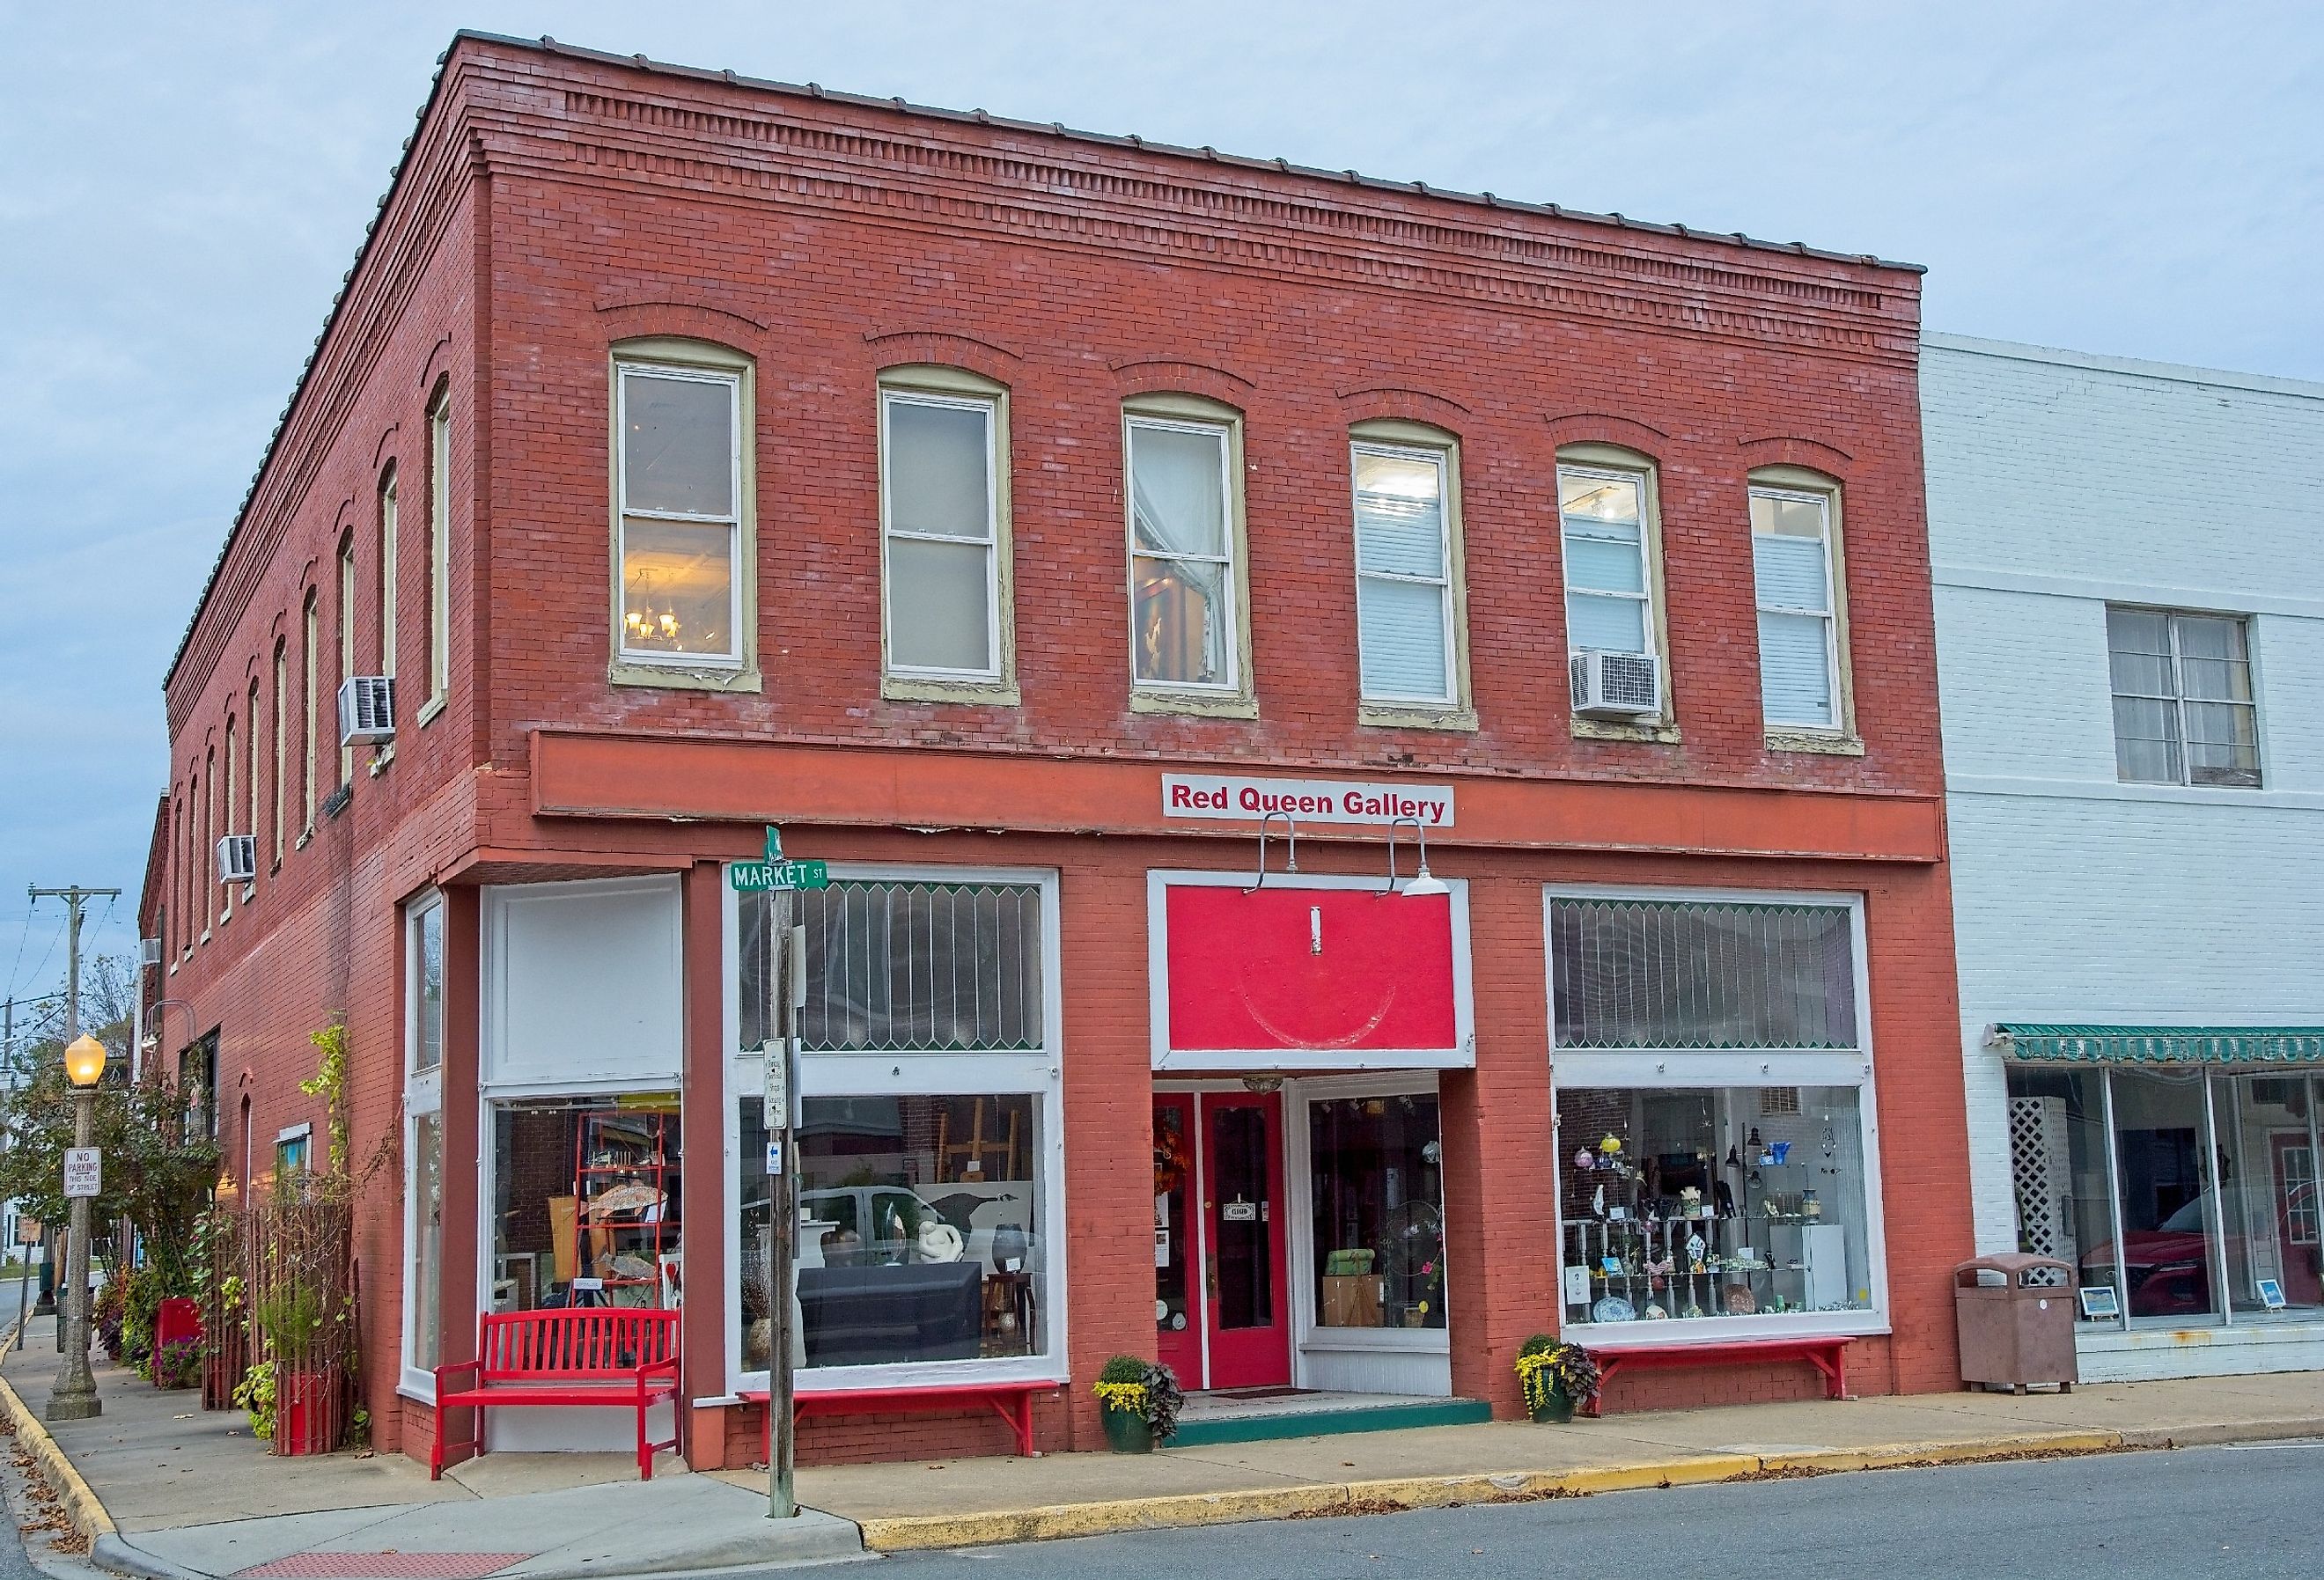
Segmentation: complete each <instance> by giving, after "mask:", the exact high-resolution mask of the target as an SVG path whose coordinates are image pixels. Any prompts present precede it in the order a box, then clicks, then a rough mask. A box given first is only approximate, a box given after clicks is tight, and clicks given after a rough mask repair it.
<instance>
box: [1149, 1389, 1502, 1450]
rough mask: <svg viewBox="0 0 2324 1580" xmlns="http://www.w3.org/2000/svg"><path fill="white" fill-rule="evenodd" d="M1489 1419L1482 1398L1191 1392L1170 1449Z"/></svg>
mask: <svg viewBox="0 0 2324 1580" xmlns="http://www.w3.org/2000/svg"><path fill="white" fill-rule="evenodd" d="M1492 1418H1493V1408H1492V1406H1491V1405H1489V1404H1488V1403H1486V1402H1485V1401H1484V1400H1481V1399H1444V1398H1441V1397H1440V1398H1429V1397H1425V1396H1420V1395H1407V1394H1383V1393H1327V1392H1320V1391H1310V1390H1306V1389H1293V1388H1253V1389H1237V1390H1232V1391H1222V1392H1211V1393H1191V1394H1188V1395H1187V1396H1186V1408H1185V1411H1184V1412H1183V1413H1182V1414H1181V1415H1180V1416H1179V1418H1178V1435H1177V1436H1176V1437H1173V1438H1172V1439H1171V1440H1170V1446H1171V1447H1173V1448H1201V1447H1204V1446H1211V1445H1214V1444H1221V1443H1261V1442H1266V1441H1268V1440H1270V1439H1273V1438H1279V1437H1328V1436H1330V1435H1332V1434H1333V1433H1339V1432H1396V1431H1402V1430H1404V1429H1405V1428H1411V1427H1468V1426H1474V1425H1476V1424H1477V1423H1479V1422H1480V1421H1489V1420H1491V1419H1492Z"/></svg>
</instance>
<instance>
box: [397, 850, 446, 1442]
mask: <svg viewBox="0 0 2324 1580" xmlns="http://www.w3.org/2000/svg"><path fill="white" fill-rule="evenodd" d="M403 974H404V1005H403V1049H404V1053H403V1113H404V1136H403V1141H404V1150H403V1169H404V1182H403V1245H404V1269H403V1271H404V1278H403V1387H404V1389H405V1390H406V1391H410V1392H412V1393H414V1394H416V1395H418V1396H419V1397H420V1398H423V1399H432V1398H433V1397H434V1391H435V1379H434V1377H433V1375H432V1372H433V1369H434V1368H435V1367H436V1366H437V1365H438V1363H440V1362H441V1361H442V1359H443V1323H444V1312H443V1304H444V1301H443V1291H444V1113H443V1109H444V1071H443V1066H444V901H443V899H442V897H441V896H440V895H436V894H429V895H426V896H424V897H422V898H421V899H419V900H416V901H412V902H411V903H410V905H407V906H406V907H405V908H404V913H403Z"/></svg>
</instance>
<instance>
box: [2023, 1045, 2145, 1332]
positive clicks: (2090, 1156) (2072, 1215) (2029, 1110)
mask: <svg viewBox="0 0 2324 1580" xmlns="http://www.w3.org/2000/svg"><path fill="white" fill-rule="evenodd" d="M2009 1145H2010V1151H2011V1156H2012V1158H2013V1160H2014V1161H2015V1172H2016V1197H2017V1249H2018V1250H2020V1251H2027V1252H2033V1254H2034V1255H2036V1256H2054V1257H2056V1258H2057V1259H2058V1260H2059V1261H2069V1262H2071V1263H2073V1264H2074V1266H2075V1267H2076V1269H2077V1270H2079V1273H2078V1276H2079V1280H2080V1282H2081V1283H2083V1284H2085V1285H2090V1284H2099V1285H2104V1284H2111V1283H2113V1282H2114V1281H2115V1277H2114V1261H2115V1258H2114V1192H2113V1191H2112V1189H2111V1188H2110V1187H2108V1185H2107V1158H2108V1157H2109V1156H2110V1155H2111V1154H2110V1153H2109V1152H2108V1150H2107V1119H2106V1076H2105V1074H2104V1073H2103V1072H2102V1071H2098V1070H2091V1069H2078V1070H2034V1069H2013V1070H2011V1071H2010V1073H2009ZM2116 1304H2117V1306H2119V1304H2120V1301H2119V1298H2117V1301H2116ZM2084 1320H2086V1321H2090V1320H2096V1321H2110V1320H2112V1319H2110V1318H2107V1317H2095V1318H2092V1317H2085V1318H2084Z"/></svg>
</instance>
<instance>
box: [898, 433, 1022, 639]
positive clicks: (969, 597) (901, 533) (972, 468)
mask: <svg viewBox="0 0 2324 1580" xmlns="http://www.w3.org/2000/svg"><path fill="white" fill-rule="evenodd" d="M880 424H881V428H880V432H881V474H880V507H881V523H882V526H883V529H884V535H885V554H886V572H887V575H886V587H885V590H886V595H887V596H886V602H885V607H886V617H887V650H888V668H889V671H890V673H891V674H894V675H899V676H904V677H908V678H911V679H935V680H965V681H971V682H976V681H982V682H985V683H988V684H990V683H992V682H995V681H998V680H1000V679H1001V674H1002V663H1001V646H1002V643H1001V623H1002V609H1001V605H1002V598H1001V565H1000V543H999V539H1000V520H1001V511H1000V484H999V478H998V473H999V467H998V465H997V464H996V457H995V446H996V439H997V432H998V427H999V423H998V414H997V411H996V403H995V402H993V401H992V400H990V399H979V398H973V397H968V396H956V395H944V394H936V393H924V392H921V391H917V390H899V389H883V390H882V391H881V393H880Z"/></svg>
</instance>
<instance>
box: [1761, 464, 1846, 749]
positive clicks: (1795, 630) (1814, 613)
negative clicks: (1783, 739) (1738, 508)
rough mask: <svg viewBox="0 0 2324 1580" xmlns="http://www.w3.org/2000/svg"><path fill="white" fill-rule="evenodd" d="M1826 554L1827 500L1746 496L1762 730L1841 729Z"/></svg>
mask: <svg viewBox="0 0 2324 1580" xmlns="http://www.w3.org/2000/svg"><path fill="white" fill-rule="evenodd" d="M1831 550H1832V541H1831V496H1830V495H1828V494H1815V493H1809V492H1805V491H1799V490H1793V489H1784V488H1764V487H1757V488H1753V489H1752V490H1751V572H1752V578H1753V581H1754V583H1755V584H1756V586H1757V595H1758V604H1759V707H1760V712H1761V714H1762V716H1764V718H1765V721H1766V727H1767V728H1768V729H1770V730H1812V731H1833V732H1837V731H1839V730H1840V729H1841V728H1842V726H1843V720H1842V718H1841V714H1840V637H1839V609H1838V606H1837V605H1836V604H1835V602H1834V600H1833V596H1832V573H1831V567H1832V553H1831Z"/></svg>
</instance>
